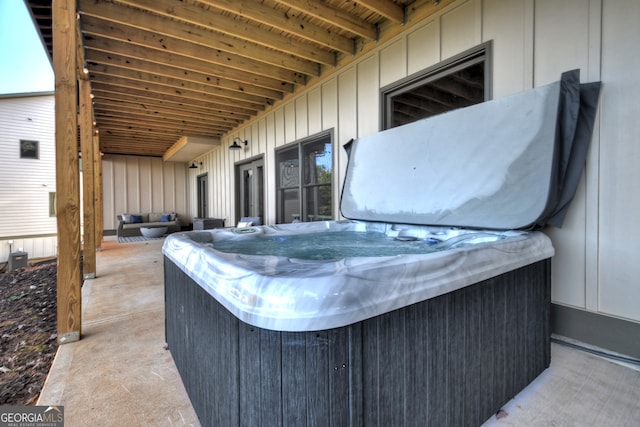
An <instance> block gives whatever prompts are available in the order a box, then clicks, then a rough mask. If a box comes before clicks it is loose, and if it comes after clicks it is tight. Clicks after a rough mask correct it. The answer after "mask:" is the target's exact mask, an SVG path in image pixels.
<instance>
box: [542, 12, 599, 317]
mask: <svg viewBox="0 0 640 427" xmlns="http://www.w3.org/2000/svg"><path fill="white" fill-rule="evenodd" d="M588 60H589V0H567V1H563V2H554V1H549V0H542V1H538V2H536V6H535V55H534V64H535V71H534V75H535V85H536V86H540V85H543V84H547V83H550V82H553V81H556V80H558V79H559V78H560V75H561V73H562V72H563V71H567V70H571V69H574V68H580V69H581V70H582V73H583V74H584V75H586V73H587V66H588ZM585 192H586V188H585V185H584V176H583V179H582V182H581V185H580V186H579V188H578V191H577V194H576V197H575V198H574V200H573V201H572V203H571V209H570V210H569V213H568V215H567V218H566V220H565V223H564V225H563V227H562V228H560V229H557V228H550V229H549V230H548V234H549V236H550V237H551V239H552V240H553V243H554V247H555V248H556V255H555V257H554V258H553V268H552V283H553V286H552V293H551V297H552V299H553V301H555V302H558V303H562V304H566V305H570V306H574V307H579V308H586V288H585V283H586V274H585V268H586V264H585V245H586V241H585V237H586V236H585V227H586V210H585V209H586V205H585V197H586V194H585Z"/></svg>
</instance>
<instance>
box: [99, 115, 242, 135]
mask: <svg viewBox="0 0 640 427" xmlns="http://www.w3.org/2000/svg"><path fill="white" fill-rule="evenodd" d="M100 123H101V125H100V128H112V129H115V128H118V127H126V128H127V129H132V128H133V127H132V125H131V123H136V124H137V125H138V127H143V128H146V127H152V128H154V129H158V130H160V129H164V130H165V131H166V132H168V133H173V132H174V131H175V130H176V129H179V130H180V131H181V132H183V133H188V134H190V135H193V134H207V133H211V132H212V131H213V130H218V131H228V130H229V129H230V127H228V126H215V125H211V126H193V125H189V124H180V123H171V122H167V121H163V120H145V121H139V120H132V118H128V117H122V116H116V115H103V116H102V117H100Z"/></svg>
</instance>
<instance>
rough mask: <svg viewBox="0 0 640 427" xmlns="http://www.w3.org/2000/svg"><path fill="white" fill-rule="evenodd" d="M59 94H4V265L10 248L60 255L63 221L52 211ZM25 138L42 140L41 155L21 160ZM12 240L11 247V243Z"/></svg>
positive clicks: (0, 139) (0, 210)
mask: <svg viewBox="0 0 640 427" xmlns="http://www.w3.org/2000/svg"><path fill="white" fill-rule="evenodd" d="M54 107H55V99H54V95H53V93H30V94H15V95H13V94H12V95H1V96H0V263H4V262H7V260H8V259H9V254H10V250H11V251H12V252H16V251H21V250H22V251H25V252H27V253H28V257H29V258H30V259H32V258H45V257H51V256H56V255H57V224H56V218H55V216H50V214H49V193H51V192H55V191H56V172H55V118H54V116H55V111H54ZM20 140H29V141H38V143H39V158H38V159H22V158H20ZM9 242H13V243H11V245H10V244H9Z"/></svg>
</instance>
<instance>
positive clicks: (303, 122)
mask: <svg viewBox="0 0 640 427" xmlns="http://www.w3.org/2000/svg"><path fill="white" fill-rule="evenodd" d="M294 108H295V111H296V112H295V120H296V135H295V139H296V140H297V139H301V138H304V137H306V136H309V117H308V114H307V111H308V109H307V97H306V96H305V95H303V96H299V97H298V98H296V100H295V101H294Z"/></svg>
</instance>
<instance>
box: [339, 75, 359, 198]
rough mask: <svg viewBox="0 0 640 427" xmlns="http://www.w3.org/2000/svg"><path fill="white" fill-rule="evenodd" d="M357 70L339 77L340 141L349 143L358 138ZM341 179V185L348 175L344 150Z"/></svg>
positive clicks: (341, 151) (341, 154) (341, 160)
mask: <svg viewBox="0 0 640 427" xmlns="http://www.w3.org/2000/svg"><path fill="white" fill-rule="evenodd" d="M356 80H357V78H356V70H355V68H354V67H351V68H349V69H347V70H345V71H344V72H342V73H340V75H339V76H338V125H339V126H338V132H337V133H336V134H337V137H338V141H344V142H346V141H349V140H350V139H352V138H353V139H355V138H357V137H358V124H357V115H358V107H357V91H356ZM339 153H340V155H339V165H338V167H339V170H338V171H339V177H340V185H339V188H342V183H343V182H344V177H345V176H346V175H347V154H346V153H345V151H344V150H340V151H339Z"/></svg>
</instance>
